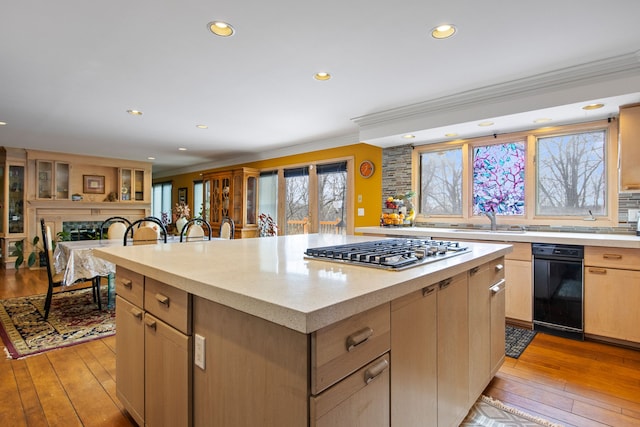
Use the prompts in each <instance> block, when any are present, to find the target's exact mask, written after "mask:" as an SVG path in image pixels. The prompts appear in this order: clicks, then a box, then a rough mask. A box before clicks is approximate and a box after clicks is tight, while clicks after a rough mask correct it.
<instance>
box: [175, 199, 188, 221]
mask: <svg viewBox="0 0 640 427" xmlns="http://www.w3.org/2000/svg"><path fill="white" fill-rule="evenodd" d="M174 213H175V215H176V218H184V219H189V215H190V214H191V210H190V209H189V205H187V204H186V203H185V202H179V203H176V208H175V209H174Z"/></svg>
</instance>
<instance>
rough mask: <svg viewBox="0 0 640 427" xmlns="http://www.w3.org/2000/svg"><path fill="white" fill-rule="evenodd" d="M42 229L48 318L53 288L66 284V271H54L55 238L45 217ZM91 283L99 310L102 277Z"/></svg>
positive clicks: (42, 220)
mask: <svg viewBox="0 0 640 427" xmlns="http://www.w3.org/2000/svg"><path fill="white" fill-rule="evenodd" d="M40 229H41V231H42V246H43V248H44V253H45V254H46V256H45V260H46V262H45V264H46V267H47V279H49V287H48V288H47V296H46V298H45V300H44V320H47V318H48V317H49V311H50V310H51V300H52V299H53V289H54V288H58V287H61V286H64V282H63V280H64V271H63V272H61V273H54V271H53V267H52V266H53V249H52V247H53V240H51V229H50V228H49V226H48V225H46V224H45V222H44V218H42V219H40ZM91 283H92V284H91V286H92V288H93V301H94V302H97V303H98V310H102V303H101V301H100V278H99V277H97V278H96V277H94V278H93V279H91Z"/></svg>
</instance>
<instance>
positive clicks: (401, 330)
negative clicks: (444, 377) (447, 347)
mask: <svg viewBox="0 0 640 427" xmlns="http://www.w3.org/2000/svg"><path fill="white" fill-rule="evenodd" d="M437 292H438V285H437V284H435V285H429V286H425V287H424V288H423V289H421V290H419V291H415V292H413V293H411V294H409V295H406V296H404V297H402V298H398V299H396V300H394V301H392V302H391V348H392V359H391V370H392V372H393V375H392V376H391V425H393V426H417V425H425V426H436V425H438V378H437V374H438V365H437V360H438V352H437V346H436V345H434V343H436V342H437V326H436V325H437V298H438V297H437Z"/></svg>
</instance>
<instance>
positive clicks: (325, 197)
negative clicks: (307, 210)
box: [316, 162, 347, 234]
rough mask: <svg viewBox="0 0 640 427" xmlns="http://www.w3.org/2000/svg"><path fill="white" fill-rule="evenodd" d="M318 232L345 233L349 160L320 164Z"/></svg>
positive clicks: (318, 173) (317, 169) (317, 170)
mask: <svg viewBox="0 0 640 427" xmlns="http://www.w3.org/2000/svg"><path fill="white" fill-rule="evenodd" d="M316 174H317V175H318V220H319V221H320V222H319V223H318V233H328V234H345V232H346V226H347V224H346V222H345V221H346V216H345V209H346V202H345V200H346V199H345V198H346V192H347V162H340V163H331V164H325V165H318V166H317V167H316Z"/></svg>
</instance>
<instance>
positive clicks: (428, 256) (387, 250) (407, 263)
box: [304, 238, 470, 271]
mask: <svg viewBox="0 0 640 427" xmlns="http://www.w3.org/2000/svg"><path fill="white" fill-rule="evenodd" d="M467 252H470V249H469V248H468V247H465V246H462V245H461V244H460V243H459V242H449V241H442V240H430V239H417V238H415V239H414V238H399V239H385V240H373V241H370V242H359V243H348V244H344V245H337V246H325V247H321V248H308V249H307V250H306V251H305V252H304V254H305V258H307V259H317V260H322V261H331V262H339V263H345V264H352V265H361V266H365V267H373V268H381V269H385V270H393V271H400V270H404V269H406V268H410V267H417V266H419V265H424V264H426V263H429V262H435V261H440V260H443V259H447V258H451V257H452V256H456V255H461V254H464V253H467Z"/></svg>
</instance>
